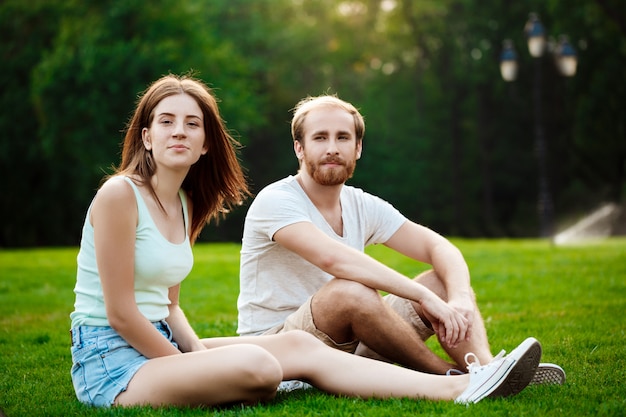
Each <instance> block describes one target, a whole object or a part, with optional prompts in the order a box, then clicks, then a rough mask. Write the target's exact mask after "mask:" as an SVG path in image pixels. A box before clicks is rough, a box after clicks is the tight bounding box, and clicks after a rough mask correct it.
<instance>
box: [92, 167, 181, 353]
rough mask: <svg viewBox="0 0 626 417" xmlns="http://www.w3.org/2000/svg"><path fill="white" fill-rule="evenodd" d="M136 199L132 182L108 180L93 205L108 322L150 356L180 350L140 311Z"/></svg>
mask: <svg viewBox="0 0 626 417" xmlns="http://www.w3.org/2000/svg"><path fill="white" fill-rule="evenodd" d="M137 219H138V214H137V203H136V199H135V195H134V192H133V189H132V188H131V186H130V184H128V183H126V181H124V180H123V179H122V178H112V179H110V180H108V181H107V182H106V183H105V184H104V185H103V186H102V188H101V189H100V190H99V191H98V194H97V195H96V198H95V200H94V204H93V206H92V209H91V218H90V221H91V223H92V225H93V228H94V244H95V251H96V261H97V265H98V271H99V274H100V280H101V283H102V290H103V293H104V304H105V307H106V314H107V319H108V321H109V324H110V325H111V327H112V328H114V329H115V330H116V331H117V332H118V333H119V334H120V336H122V337H123V338H124V339H125V340H126V341H127V342H128V343H129V344H130V345H131V346H133V347H134V348H135V349H137V350H138V351H139V352H141V353H142V354H143V355H145V356H146V357H148V358H155V357H159V356H167V355H174V354H180V351H178V350H177V349H176V348H175V347H174V346H172V344H171V343H169V342H168V341H167V340H166V339H165V338H164V337H163V336H162V335H161V334H160V333H159V331H158V330H157V329H156V328H155V327H154V326H153V325H152V324H151V323H150V322H149V321H148V319H146V318H145V317H144V316H143V314H141V312H140V311H139V308H138V307H137V304H136V302H135V290H134V269H135V267H134V262H135V253H134V252H135V233H136V228H137Z"/></svg>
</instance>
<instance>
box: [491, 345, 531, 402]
mask: <svg viewBox="0 0 626 417" xmlns="http://www.w3.org/2000/svg"><path fill="white" fill-rule="evenodd" d="M527 341H528V344H529V347H527V348H526V349H525V352H524V353H523V354H522V356H521V357H520V358H519V359H518V360H517V361H516V362H515V364H514V365H513V367H512V368H511V370H510V371H509V373H508V375H507V376H506V379H505V380H504V382H502V383H501V384H500V385H499V386H498V388H496V389H495V390H494V391H493V392H491V393H490V394H489V395H487V397H489V398H495V397H508V396H511V395H515V394H517V393H519V392H520V391H522V390H523V389H524V388H526V387H527V386H528V384H530V381H532V379H533V377H534V376H535V372H536V371H537V367H538V366H539V361H540V360H541V344H540V343H539V341H537V340H536V339H534V338H529V339H527Z"/></svg>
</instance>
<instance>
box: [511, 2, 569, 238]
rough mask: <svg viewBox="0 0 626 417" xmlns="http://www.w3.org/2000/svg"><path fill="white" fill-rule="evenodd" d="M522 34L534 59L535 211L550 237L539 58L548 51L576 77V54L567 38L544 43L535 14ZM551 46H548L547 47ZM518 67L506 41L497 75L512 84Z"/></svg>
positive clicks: (550, 206)
mask: <svg viewBox="0 0 626 417" xmlns="http://www.w3.org/2000/svg"><path fill="white" fill-rule="evenodd" d="M524 34H525V35H526V39H527V41H528V52H529V53H530V55H531V56H532V57H533V61H534V62H533V70H534V71H533V119H534V137H535V152H536V157H537V169H538V184H537V185H538V196H537V212H538V215H539V223H540V230H539V233H540V236H541V237H550V236H552V234H553V215H554V204H553V202H552V193H551V192H550V184H549V180H548V169H547V159H548V158H547V156H548V149H547V146H546V138H545V132H544V128H543V119H542V117H543V110H542V88H543V85H542V84H543V80H542V75H543V74H542V71H541V58H542V57H543V56H544V53H545V51H546V49H549V50H550V51H551V52H552V53H553V55H554V58H555V61H556V66H557V69H558V70H559V72H560V73H561V75H563V76H566V77H572V76H574V74H576V66H577V57H576V51H575V50H574V48H573V47H572V45H571V44H570V43H569V41H568V39H567V37H566V36H561V37H560V40H559V43H558V45H557V46H556V47H554V46H553V45H551V44H548V42H547V41H546V31H545V28H544V26H543V24H542V23H541V21H540V20H539V17H538V16H537V14H536V13H530V15H529V19H528V21H527V22H526V25H525V26H524ZM548 46H550V47H548ZM517 72H518V64H517V53H516V51H515V48H514V46H513V42H512V41H511V40H510V39H507V40H505V41H504V42H503V46H502V53H501V54H500V74H501V75H502V78H503V79H504V81H507V82H512V81H515V79H516V78H517Z"/></svg>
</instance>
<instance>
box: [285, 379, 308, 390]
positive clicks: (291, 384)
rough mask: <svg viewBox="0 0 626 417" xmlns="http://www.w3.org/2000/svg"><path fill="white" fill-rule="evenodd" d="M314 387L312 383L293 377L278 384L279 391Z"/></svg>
mask: <svg viewBox="0 0 626 417" xmlns="http://www.w3.org/2000/svg"><path fill="white" fill-rule="evenodd" d="M309 388H313V386H312V385H311V384H307V383H306V382H302V381H298V380H297V379H293V380H291V381H283V382H281V383H280V384H278V390H277V391H278V392H291V391H295V390H299V389H309Z"/></svg>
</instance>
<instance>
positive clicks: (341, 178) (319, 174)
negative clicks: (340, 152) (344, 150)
mask: <svg viewBox="0 0 626 417" xmlns="http://www.w3.org/2000/svg"><path fill="white" fill-rule="evenodd" d="M329 162H332V163H336V164H339V166H336V167H334V168H326V169H320V165H323V164H325V163H329ZM305 163H306V165H307V167H308V169H309V173H310V175H311V177H312V178H313V179H314V180H315V182H316V183H318V184H320V185H339V184H343V183H345V182H346V181H348V179H350V178H352V174H354V168H355V165H356V161H350V162H348V161H344V160H343V159H341V158H327V159H324V160H323V161H321V162H320V163H319V164H317V163H315V162H313V161H310V160H308V159H305Z"/></svg>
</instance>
